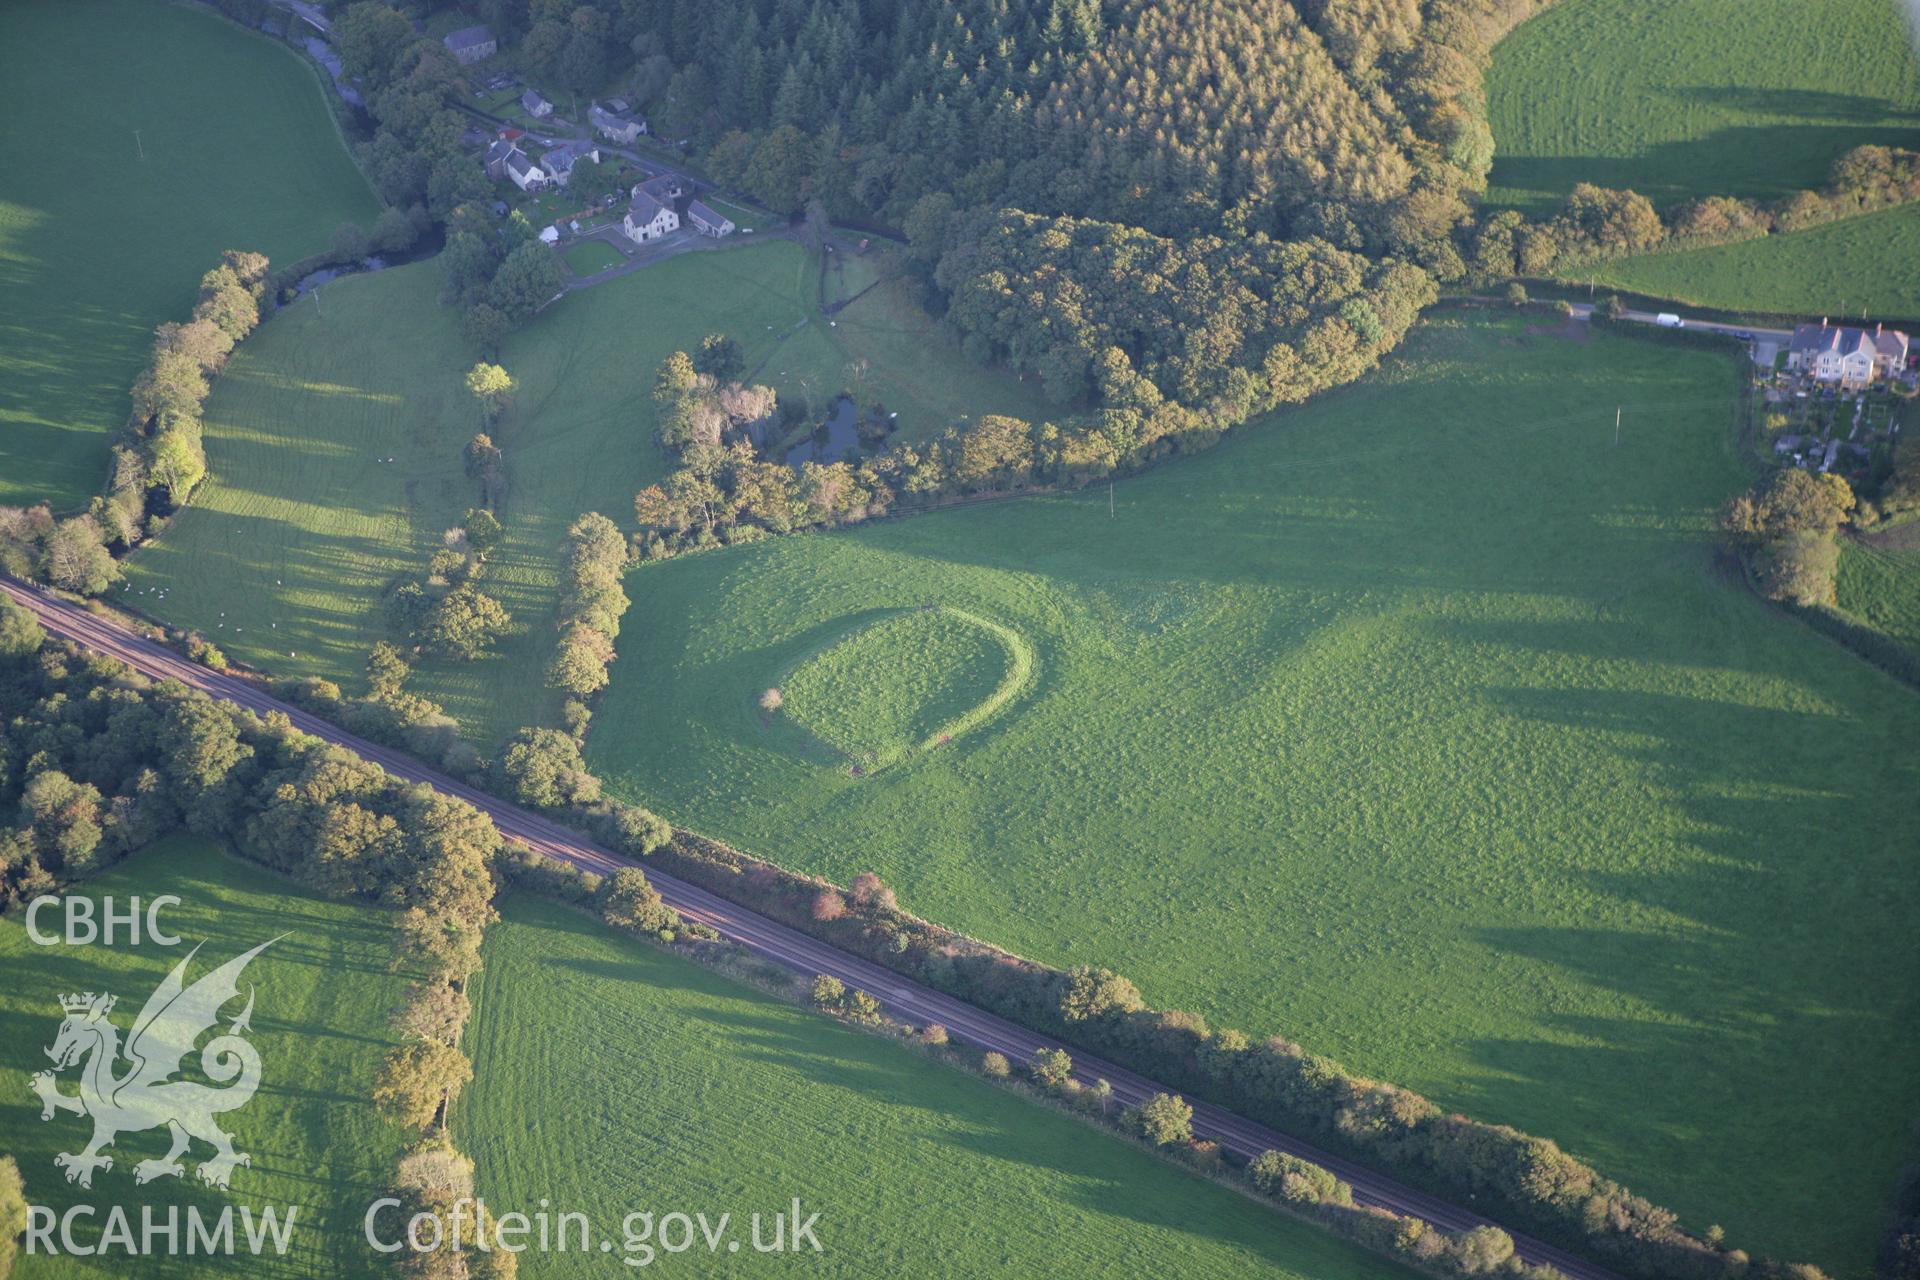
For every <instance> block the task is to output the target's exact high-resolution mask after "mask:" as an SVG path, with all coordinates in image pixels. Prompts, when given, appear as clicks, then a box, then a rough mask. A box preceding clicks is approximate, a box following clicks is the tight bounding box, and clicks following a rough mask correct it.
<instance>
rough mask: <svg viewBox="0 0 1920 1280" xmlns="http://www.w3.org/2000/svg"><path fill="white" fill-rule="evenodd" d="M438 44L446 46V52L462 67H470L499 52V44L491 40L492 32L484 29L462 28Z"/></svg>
mask: <svg viewBox="0 0 1920 1280" xmlns="http://www.w3.org/2000/svg"><path fill="white" fill-rule="evenodd" d="M440 43H442V44H444V45H446V46H447V52H448V53H451V54H452V55H453V60H454V61H455V62H457V63H459V64H460V65H461V66H463V67H468V66H472V65H473V64H474V63H476V62H479V61H480V60H481V59H483V58H491V57H492V56H493V55H494V54H496V53H498V52H499V51H500V42H499V41H498V40H495V39H494V38H493V32H491V31H489V30H488V29H487V28H486V27H462V28H460V29H459V30H458V31H455V32H453V33H451V34H450V35H448V36H447V38H446V39H445V40H442V41H441V42H440Z"/></svg>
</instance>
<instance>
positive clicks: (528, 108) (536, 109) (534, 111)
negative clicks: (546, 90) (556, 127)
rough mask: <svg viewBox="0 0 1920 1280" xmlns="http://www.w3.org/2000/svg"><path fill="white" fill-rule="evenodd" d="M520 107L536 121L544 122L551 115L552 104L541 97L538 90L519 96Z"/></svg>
mask: <svg viewBox="0 0 1920 1280" xmlns="http://www.w3.org/2000/svg"><path fill="white" fill-rule="evenodd" d="M520 107H521V109H522V110H523V111H525V112H526V113H527V114H528V115H530V116H532V117H533V118H534V119H536V120H544V119H546V118H547V117H548V116H550V115H552V114H553V104H552V103H551V102H548V101H547V100H546V99H545V98H543V97H541V96H540V91H539V90H538V89H529V90H527V91H526V92H525V93H523V94H521V95H520Z"/></svg>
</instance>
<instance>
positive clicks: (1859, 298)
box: [1565, 205, 1920, 320]
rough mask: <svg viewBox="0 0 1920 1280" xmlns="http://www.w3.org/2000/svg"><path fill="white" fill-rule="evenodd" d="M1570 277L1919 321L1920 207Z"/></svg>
mask: <svg viewBox="0 0 1920 1280" xmlns="http://www.w3.org/2000/svg"><path fill="white" fill-rule="evenodd" d="M1565 274H1566V276H1567V277H1568V278H1569V279H1572V280H1575V281H1585V280H1593V281H1595V282H1597V283H1599V284H1600V285H1602V286H1603V287H1604V286H1609V285H1610V286H1612V287H1614V288H1616V289H1627V290H1631V291H1632V292H1634V293H1643V294H1648V295H1650V296H1652V297H1656V298H1672V299H1674V300H1676V301H1678V302H1684V303H1687V304H1689V305H1692V306H1700V307H1716V308H1719V309H1721V310H1725V311H1747V312H1767V313H1772V314H1775V315H1786V316H1811V315H1833V316H1836V317H1838V316H1842V315H1847V316H1860V315H1863V314H1864V315H1871V316H1876V317H1886V318H1888V319H1896V320H1899V319H1908V318H1916V319H1920V205H1903V206H1901V207H1900V208H1897V209H1883V210H1881V211H1880V212H1878V213H1870V214H1867V215H1866V216H1864V217H1859V218H1848V219H1846V220H1844V221H1841V222H1830V223H1828V224H1827V225H1825V226H1822V227H1812V228H1809V229H1808V230H1805V231H1790V232H1787V233H1785V234H1782V235H1772V236H1764V237H1762V238H1761V239H1758V240H1744V241H1741V242H1739V243H1737V244H1723V245H1714V246H1712V247H1711V248H1706V249H1685V250H1682V251H1680V252H1677V253H1650V254H1644V255H1642V256H1640V257H1637V258H1623V259H1620V260H1618V261H1615V262H1602V263H1596V264H1594V265H1593V266H1585V267H1580V268H1578V269H1576V270H1573V271H1569V272H1567V273H1565Z"/></svg>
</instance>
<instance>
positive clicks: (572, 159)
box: [540, 142, 600, 187]
mask: <svg viewBox="0 0 1920 1280" xmlns="http://www.w3.org/2000/svg"><path fill="white" fill-rule="evenodd" d="M582 160H591V161H593V162H594V163H595V164H599V163H600V148H598V147H589V146H586V145H584V144H579V143H567V142H563V143H561V144H560V145H559V146H556V147H549V148H547V152H546V154H545V155H543V156H541V157H540V169H541V172H543V173H544V174H546V177H547V181H549V182H551V183H552V184H553V185H554V186H556V187H564V186H566V185H567V183H568V182H569V181H571V180H572V178H573V167H574V165H576V164H578V163H579V162H580V161H582Z"/></svg>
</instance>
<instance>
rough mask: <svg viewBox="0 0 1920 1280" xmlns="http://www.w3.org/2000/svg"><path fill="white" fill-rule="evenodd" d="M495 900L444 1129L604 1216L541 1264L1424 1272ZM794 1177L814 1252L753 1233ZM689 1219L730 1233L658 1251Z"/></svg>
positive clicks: (841, 1030)
mask: <svg viewBox="0 0 1920 1280" xmlns="http://www.w3.org/2000/svg"><path fill="white" fill-rule="evenodd" d="M502 914H503V919H502V920H501V921H500V923H498V924H496V925H494V926H493V927H492V928H491V929H490V930H489V931H488V934H487V942H486V948H485V960H486V967H485V969H483V970H482V971H481V972H480V974H479V975H478V976H477V977H476V979H475V981H474V991H473V994H474V1018H473V1021H472V1022H471V1023H470V1024H469V1025H468V1028H467V1034H466V1037H465V1046H466V1048H467V1051H468V1052H469V1053H470V1054H472V1056H473V1063H474V1082H473V1084H472V1085H470V1086H469V1087H468V1089H467V1091H466V1093H465V1094H464V1095H463V1096H462V1097H461V1099H460V1103H459V1105H458V1107H457V1108H456V1109H455V1112H454V1117H453V1127H454V1132H455V1134H456V1136H457V1138H458V1141H459V1144H460V1147H461V1149H462V1150H464V1151H466V1152H467V1153H468V1154H470V1155H471V1156H472V1157H473V1158H474V1162H475V1164H476V1166H477V1178H478V1183H479V1187H478V1190H479V1194H480V1195H481V1196H482V1197H483V1198H484V1199H485V1200H486V1202H487V1207H488V1209H489V1210H491V1211H492V1212H494V1213H496V1214H498V1213H506V1212H509V1211H514V1210H518V1211H522V1212H526V1213H529V1214H532V1213H534V1212H535V1211H537V1210H538V1208H539V1207H540V1206H541V1205H542V1204H543V1203H545V1204H550V1205H551V1210H550V1211H551V1212H554V1213H558V1212H561V1211H568V1212H576V1213H584V1214H587V1215H589V1217H590V1218H591V1220H592V1223H593V1233H594V1240H595V1246H594V1247H595V1250H596V1251H593V1252H588V1253H582V1252H580V1251H579V1250H578V1249H577V1248H576V1249H574V1250H573V1251H571V1252H566V1253H561V1252H556V1251H549V1252H547V1253H544V1254H542V1255H539V1256H537V1257H536V1256H534V1255H531V1254H528V1255H523V1256H522V1258H521V1267H522V1268H523V1270H524V1269H528V1268H531V1273H533V1274H538V1275H540V1276H543V1277H545V1276H554V1277H571V1276H600V1275H605V1274H607V1269H608V1265H609V1264H608V1261H607V1255H604V1254H601V1253H599V1252H597V1248H598V1243H597V1242H598V1240H601V1239H607V1240H610V1242H611V1243H612V1245H613V1254H612V1256H613V1257H615V1258H619V1259H622V1260H632V1261H634V1262H636V1263H637V1262H645V1263H647V1264H648V1265H649V1266H652V1265H654V1264H658V1265H659V1266H661V1267H665V1268H672V1267H674V1266H675V1265H676V1264H677V1265H678V1267H679V1269H681V1270H685V1271H688V1272H689V1273H691V1274H699V1275H703V1276H705V1275H736V1274H741V1275H757V1274H762V1273H765V1272H766V1271H768V1270H769V1269H772V1268H779V1267H781V1266H786V1267H791V1268H804V1269H805V1270H806V1271H807V1272H808V1274H820V1275H831V1276H871V1275H882V1274H884V1275H894V1274H903V1273H907V1272H927V1273H933V1274H941V1275H967V1274H973V1275H985V1274H992V1275H1008V1276H1034V1277H1051V1276H1063V1275H1071V1276H1087V1277H1103V1276H1112V1277H1116V1278H1118V1277H1131V1276H1138V1275H1151V1274H1162V1275H1170V1274H1179V1275H1191V1276H1220V1277H1241V1276H1271V1277H1275V1280H1288V1278H1292V1280H1388V1278H1389V1277H1405V1276H1408V1275H1410V1274H1411V1273H1409V1272H1407V1271H1404V1270H1402V1269H1401V1268H1400V1267H1398V1266H1396V1265H1394V1264H1393V1263H1390V1262H1388V1261H1386V1260H1384V1259H1381V1258H1378V1257H1375V1256H1373V1255H1371V1254H1366V1253H1362V1252H1361V1251H1359V1250H1358V1249H1357V1248H1355V1247H1353V1246H1351V1245H1349V1244H1347V1243H1345V1242H1344V1241H1342V1240H1340V1239H1338V1238H1336V1237H1334V1236H1333V1235H1331V1234H1329V1233H1328V1232H1326V1231H1324V1230H1322V1229H1321V1228H1319V1227H1315V1226H1310V1225H1307V1224H1305V1223H1302V1222H1299V1221H1297V1220H1295V1219H1292V1218H1289V1217H1286V1216H1284V1215H1281V1214H1278V1213H1275V1212H1274V1211H1272V1210H1270V1209H1267V1208H1265V1207H1263V1206H1261V1205H1259V1204H1256V1203H1254V1202H1253V1201H1251V1200H1249V1199H1247V1198H1246V1197H1244V1196H1242V1195H1240V1194H1238V1193H1236V1192H1234V1191H1231V1190H1228V1189H1227V1188H1224V1187H1220V1186H1217V1185H1215V1184H1212V1183H1210V1182H1206V1181H1204V1180H1202V1179H1200V1178H1197V1177H1195V1176H1193V1175H1192V1174H1191V1173H1188V1172H1185V1171H1183V1170H1182V1169H1180V1168H1178V1167H1175V1166H1172V1165H1170V1164H1168V1163H1166V1162H1164V1161H1161V1160H1158V1159H1156V1158H1154V1157H1152V1156H1150V1155H1148V1154H1146V1153H1145V1152H1143V1151H1140V1150H1138V1149H1136V1148H1133V1147H1131V1146H1129V1145H1127V1144H1126V1143H1124V1142H1122V1141H1121V1140H1120V1139H1118V1138H1116V1137H1112V1136H1110V1135H1107V1134H1103V1133H1099V1132H1097V1131H1095V1130H1093V1129H1091V1128H1088V1127H1086V1126H1084V1125H1083V1124H1082V1123H1081V1122H1080V1121H1078V1120H1075V1119H1073V1118H1071V1117H1069V1116H1065V1115H1061V1114H1059V1113H1057V1112H1055V1111H1053V1110H1051V1109H1049V1108H1046V1107H1043V1106H1040V1105H1036V1104H1035V1103H1033V1102H1030V1101H1027V1100H1025V1099H1023V1098H1019V1097H1016V1096H1013V1095H1011V1094H1008V1093H1006V1092H1003V1091H1001V1090H1000V1089H997V1088H995V1087H994V1086H992V1085H989V1084H987V1083H986V1082H984V1081H982V1080H978V1079H974V1078H971V1077H969V1076H967V1075H965V1074H962V1073H961V1072H959V1071H956V1070H954V1069H952V1068H949V1067H945V1066H941V1065H939V1064H936V1063H933V1062H929V1061H927V1060H925V1059H924V1058H922V1057H921V1056H920V1054H919V1053H918V1052H917V1051H915V1050H913V1049H910V1048H907V1047H905V1046H902V1045H899V1044H896V1043H890V1042H888V1041H886V1040H883V1039H880V1038H877V1037H875V1036H871V1035H867V1034H866V1033H864V1032H859V1031H853V1030H850V1029H848V1028H845V1027H841V1026H837V1025H835V1024H833V1023H831V1022H828V1021H826V1020H825V1019H823V1018H821V1017H819V1016H817V1015H815V1014H812V1013H809V1012H806V1011H804V1010H801V1009H797V1008H794V1007H792V1006H790V1005H786V1004H783V1003H780V1002H778V1001H775V1000H773V999H771V998H770V997H767V996H764V995H761V994H759V993H757V992H754V991H752V990H751V989H749V988H747V987H743V986H740V985H737V984H735V983H734V982H732V981H730V980H728V979H726V978H722V977H719V976H717V975H715V974H713V973H712V972H710V971H708V970H706V969H702V968H700V967H698V966H696V965H694V964H693V963H691V962H690V961H687V960H683V959H681V958H679V957H676V956H673V955H669V954H667V953H665V952H663V951H660V950H658V949H656V948H653V947H649V946H646V945H644V944H642V943H639V942H635V941H633V940H631V939H627V938H622V937H618V936H616V935H614V934H613V933H611V932H610V931H608V930H607V929H605V928H603V927H602V926H601V925H599V924H598V923H596V922H594V921H592V920H589V919H588V918H586V917H585V916H583V915H580V914H579V913H577V912H574V911H571V910H568V909H566V908H564V907H560V906H556V905H554V904H552V903H548V902H543V901H541V900H539V899H534V898H526V897H519V896H515V897H509V898H508V899H506V900H505V902H504V903H503V904H502ZM796 1197H797V1198H798V1199H799V1200H800V1202H801V1204H802V1206H803V1209H802V1213H801V1218H802V1219H805V1218H807V1217H808V1216H810V1215H812V1214H814V1213H818V1214H819V1215H820V1216H819V1221H818V1223H817V1224H815V1226H814V1235H815V1236H816V1237H817V1238H818V1240H819V1241H820V1245H821V1253H820V1254H819V1255H818V1256H815V1255H814V1254H813V1253H812V1251H811V1249H807V1250H806V1252H805V1253H804V1254H803V1255H802V1256H801V1257H795V1256H793V1255H792V1254H791V1253H787V1254H783V1255H772V1254H763V1253H759V1252H756V1251H755V1250H754V1247H753V1239H754V1237H753V1234H752V1233H753V1229H754V1228H753V1226H752V1215H753V1214H755V1213H759V1214H761V1215H762V1221H761V1226H760V1232H761V1236H760V1239H761V1242H762V1243H763V1244H766V1243H770V1241H771V1238H772V1237H773V1235H774V1227H773V1221H772V1219H773V1215H774V1214H775V1213H781V1214H790V1212H791V1206H792V1201H793V1200H794V1199H795V1198H796ZM934 1206H938V1211H937V1212H935V1211H933V1209H934ZM636 1213H643V1214H647V1215H649V1218H650V1221H649V1222H647V1223H645V1224H643V1222H642V1221H641V1220H640V1219H637V1218H635V1219H631V1220H629V1218H628V1215H630V1214H636ZM672 1214H682V1215H685V1216H686V1217H688V1218H692V1217H693V1216H694V1215H695V1214H704V1215H705V1216H706V1226H707V1227H708V1228H709V1229H711V1230H713V1231H714V1232H715V1233H716V1239H717V1240H719V1241H720V1243H719V1244H718V1246H717V1249H716V1251H715V1252H714V1253H712V1254H709V1253H708V1251H707V1246H706V1244H705V1242H704V1239H703V1238H702V1236H701V1234H700V1230H699V1228H698V1227H697V1226H696V1227H695V1228H694V1230H693V1233H692V1238H693V1242H694V1243H693V1248H692V1251H690V1252H681V1253H673V1252H667V1251H664V1250H663V1249H662V1248H661V1243H662V1241H663V1240H665V1241H667V1242H670V1243H671V1244H672V1245H674V1246H675V1247H681V1246H683V1245H684V1243H685V1237H684V1236H683V1234H682V1229H681V1227H680V1225H679V1224H678V1223H673V1222H668V1223H662V1219H665V1218H667V1217H668V1215H672ZM723 1214H724V1215H727V1216H728V1220H727V1222H726V1223H725V1225H724V1227H723V1226H721V1224H720V1218H721V1216H722V1215H723ZM643 1226H645V1227H649V1228H651V1229H650V1230H643ZM628 1228H631V1230H632V1232H633V1235H634V1237H635V1243H633V1244H632V1245H631V1246H629V1244H628V1242H627V1229H628ZM576 1238H577V1237H576ZM729 1243H731V1244H733V1245H736V1246H737V1249H729V1248H728V1244H729ZM789 1243H791V1241H789ZM649 1250H651V1251H652V1252H651V1253H649V1252H648V1251H649Z"/></svg>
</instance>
